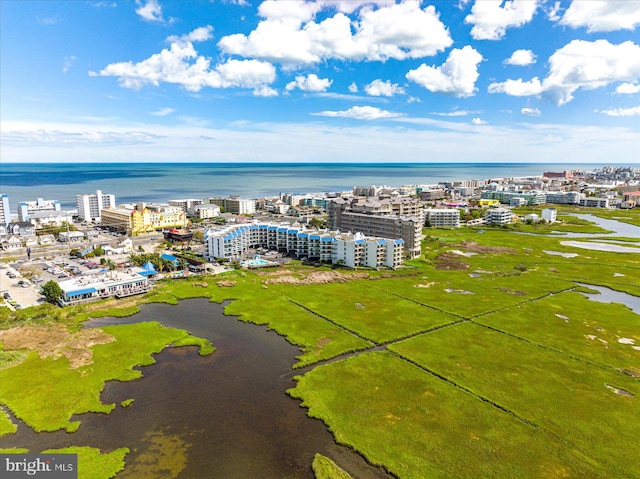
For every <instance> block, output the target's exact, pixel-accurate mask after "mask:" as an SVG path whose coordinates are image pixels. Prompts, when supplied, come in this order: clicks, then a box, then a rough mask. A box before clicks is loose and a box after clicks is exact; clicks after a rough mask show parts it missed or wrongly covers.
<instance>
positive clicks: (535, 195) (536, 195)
mask: <svg viewBox="0 0 640 479" xmlns="http://www.w3.org/2000/svg"><path fill="white" fill-rule="evenodd" d="M512 198H523V199H524V200H525V201H526V204H527V206H536V205H542V204H544V203H546V201H547V197H546V195H545V194H544V193H542V192H540V191H535V190H533V191H497V190H496V191H493V190H487V191H483V192H482V199H487V200H498V201H500V203H503V204H507V205H508V204H511V199H512Z"/></svg>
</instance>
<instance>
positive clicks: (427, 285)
mask: <svg viewBox="0 0 640 479" xmlns="http://www.w3.org/2000/svg"><path fill="white" fill-rule="evenodd" d="M434 284H438V283H436V282H435V281H431V282H430V283H426V284H422V283H418V284H414V285H413V287H414V288H430V287H431V286H433V285H434Z"/></svg>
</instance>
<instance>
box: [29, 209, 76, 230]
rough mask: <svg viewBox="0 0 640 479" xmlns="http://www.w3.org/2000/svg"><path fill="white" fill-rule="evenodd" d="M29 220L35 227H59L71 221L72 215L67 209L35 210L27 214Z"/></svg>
mask: <svg viewBox="0 0 640 479" xmlns="http://www.w3.org/2000/svg"><path fill="white" fill-rule="evenodd" d="M29 221H30V222H31V224H32V225H33V226H35V227H36V229H42V228H46V227H48V226H52V227H56V228H60V227H61V226H63V225H64V224H65V223H66V224H71V223H73V215H72V214H71V212H69V211H35V212H33V213H31V214H30V215H29Z"/></svg>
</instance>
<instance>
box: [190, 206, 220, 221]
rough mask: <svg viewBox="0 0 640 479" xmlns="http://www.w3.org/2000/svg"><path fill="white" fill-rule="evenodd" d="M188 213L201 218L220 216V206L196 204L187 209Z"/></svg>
mask: <svg viewBox="0 0 640 479" xmlns="http://www.w3.org/2000/svg"><path fill="white" fill-rule="evenodd" d="M187 214H188V215H189V216H193V217H194V218H199V219H201V220H206V219H209V218H217V217H218V216H220V207H219V206H218V205H194V206H192V207H191V208H189V209H188V210H187Z"/></svg>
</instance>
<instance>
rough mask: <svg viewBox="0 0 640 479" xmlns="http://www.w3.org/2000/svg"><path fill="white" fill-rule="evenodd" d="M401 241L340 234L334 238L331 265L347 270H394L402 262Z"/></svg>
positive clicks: (358, 234)
mask: <svg viewBox="0 0 640 479" xmlns="http://www.w3.org/2000/svg"><path fill="white" fill-rule="evenodd" d="M403 244H404V242H403V241H402V239H394V240H391V239H385V238H367V237H365V236H364V235H363V234H362V233H356V234H354V235H351V234H346V235H345V234H342V235H339V236H338V237H336V246H335V257H334V258H333V263H339V264H344V265H345V266H347V267H349V268H355V267H356V266H367V267H369V268H380V267H385V266H386V267H387V268H392V269H395V268H397V267H398V266H399V265H401V264H402V262H403V256H404V251H403V250H404V248H403Z"/></svg>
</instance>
